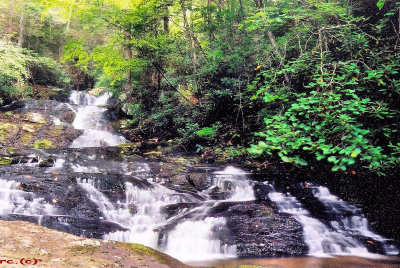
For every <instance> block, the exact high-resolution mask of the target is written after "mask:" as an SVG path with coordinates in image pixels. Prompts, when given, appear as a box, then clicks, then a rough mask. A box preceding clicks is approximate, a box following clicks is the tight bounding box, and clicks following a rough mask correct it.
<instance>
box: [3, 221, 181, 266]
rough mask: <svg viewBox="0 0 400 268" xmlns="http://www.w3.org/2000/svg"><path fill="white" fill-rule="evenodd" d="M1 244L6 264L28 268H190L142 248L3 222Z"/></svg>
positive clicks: (24, 223)
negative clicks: (22, 265)
mask: <svg viewBox="0 0 400 268" xmlns="http://www.w3.org/2000/svg"><path fill="white" fill-rule="evenodd" d="M0 243H1V244H2V246H1V248H0V256H1V257H2V260H6V261H9V263H8V264H11V263H12V264H20V263H23V264H24V265H29V264H31V265H29V266H26V267H68V268H69V267H154V268H163V267H173V268H181V267H182V268H183V267H188V266H186V265H184V264H183V263H181V262H179V261H178V260H176V259H174V258H172V257H170V256H168V255H166V254H164V253H161V252H159V251H157V250H154V249H151V248H148V247H145V246H142V245H137V244H124V243H115V242H105V241H101V240H95V239H87V238H82V237H78V236H74V235H71V234H66V233H63V232H58V231H55V230H51V229H48V228H44V227H41V226H37V225H35V224H32V223H27V222H18V221H17V222H7V221H0ZM8 264H4V263H2V264H1V265H2V266H4V267H8V266H7V265H8ZM14 266H15V265H14ZM17 266H18V265H17Z"/></svg>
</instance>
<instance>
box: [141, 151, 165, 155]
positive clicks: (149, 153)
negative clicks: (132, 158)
mask: <svg viewBox="0 0 400 268" xmlns="http://www.w3.org/2000/svg"><path fill="white" fill-rule="evenodd" d="M143 155H146V156H161V155H162V152H161V151H151V152H147V153H144V154H143Z"/></svg>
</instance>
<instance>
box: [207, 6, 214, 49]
mask: <svg viewBox="0 0 400 268" xmlns="http://www.w3.org/2000/svg"><path fill="white" fill-rule="evenodd" d="M211 5H212V0H207V23H208V26H209V27H210V28H209V29H210V30H209V31H210V33H209V38H210V40H211V41H213V40H214V30H213V28H212V23H213V20H212V12H211Z"/></svg>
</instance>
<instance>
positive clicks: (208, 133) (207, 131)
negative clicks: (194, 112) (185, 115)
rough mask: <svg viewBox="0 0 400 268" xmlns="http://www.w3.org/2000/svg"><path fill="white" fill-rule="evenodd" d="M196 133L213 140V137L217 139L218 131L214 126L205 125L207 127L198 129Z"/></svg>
mask: <svg viewBox="0 0 400 268" xmlns="http://www.w3.org/2000/svg"><path fill="white" fill-rule="evenodd" d="M196 134H197V136H199V137H202V138H206V139H210V140H213V139H215V136H216V134H217V133H216V132H215V130H214V129H213V128H211V127H205V128H202V129H200V130H198V131H196Z"/></svg>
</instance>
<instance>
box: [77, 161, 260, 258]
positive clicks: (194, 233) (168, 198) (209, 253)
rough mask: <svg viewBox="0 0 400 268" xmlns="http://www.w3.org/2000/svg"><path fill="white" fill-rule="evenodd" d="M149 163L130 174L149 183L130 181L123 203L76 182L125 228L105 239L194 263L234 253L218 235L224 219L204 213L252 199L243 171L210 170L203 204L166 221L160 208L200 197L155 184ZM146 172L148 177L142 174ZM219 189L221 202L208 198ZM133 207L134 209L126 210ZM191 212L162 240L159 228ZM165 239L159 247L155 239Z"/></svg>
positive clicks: (222, 230) (90, 183)
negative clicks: (147, 247)
mask: <svg viewBox="0 0 400 268" xmlns="http://www.w3.org/2000/svg"><path fill="white" fill-rule="evenodd" d="M148 172H149V168H148V166H144V167H143V166H138V168H137V170H135V171H134V172H133V173H138V174H141V175H140V179H141V180H146V181H147V182H149V183H150V186H149V187H147V188H143V187H138V186H136V185H134V184H133V183H131V182H126V183H125V194H126V197H125V201H124V202H121V203H118V204H112V203H111V202H110V201H109V200H108V199H107V197H106V196H105V195H104V194H102V193H101V192H100V190H99V189H98V187H96V182H95V181H93V180H86V181H82V180H80V181H79V184H80V185H81V187H82V188H83V189H84V190H85V191H86V192H87V193H88V195H89V197H90V199H91V200H92V201H93V202H94V203H95V204H97V206H98V208H99V209H100V210H101V211H102V212H103V214H104V215H105V217H107V219H108V220H111V221H115V222H117V223H119V224H120V225H122V226H124V227H125V228H128V229H129V230H128V231H117V232H112V233H109V234H106V235H105V236H104V239H106V240H115V241H121V242H130V243H140V244H143V245H146V246H149V247H152V248H156V249H159V250H162V251H164V252H166V253H167V254H170V255H171V256H173V257H176V258H179V259H180V260H183V261H195V260H205V259H217V258H232V257H235V256H236V247H235V246H232V245H226V244H223V243H222V242H221V241H220V239H219V237H218V235H219V234H222V233H227V232H228V231H229V230H228V229H227V227H226V219H225V218H221V217H217V218H216V217H211V216H208V212H209V210H210V209H211V208H213V207H215V206H217V205H218V204H220V203H221V202H226V201H229V202H236V201H237V202H239V201H250V200H255V197H254V192H253V189H252V183H251V182H250V181H249V180H248V178H247V176H246V173H245V172H244V171H242V170H240V169H237V168H234V167H227V168H226V169H224V170H223V171H220V172H215V173H214V174H213V179H212V185H211V186H210V187H209V189H207V190H205V191H203V193H202V196H203V197H205V198H206V201H203V205H201V206H199V207H195V208H192V209H184V210H183V212H182V213H180V214H179V215H176V216H175V217H173V218H172V219H166V217H165V215H164V214H163V212H162V208H163V207H165V206H167V205H171V204H183V203H199V202H202V201H201V200H200V199H198V198H196V197H194V196H192V195H189V194H186V193H178V192H175V191H173V190H170V189H168V188H166V187H164V186H162V185H159V184H157V183H154V182H153V180H152V179H151V177H150V175H149V173H148ZM146 174H147V175H146ZM216 190H219V191H224V192H227V193H228V194H229V195H230V196H229V197H228V198H227V199H226V200H224V201H217V200H213V199H212V198H211V196H210V194H211V193H212V192H213V191H216ZM132 210H134V212H133V213H132V214H131V212H132ZM183 215H190V216H188V218H187V219H186V220H183V221H181V222H179V223H178V224H177V225H176V226H175V227H174V228H172V230H171V231H169V232H167V234H166V238H164V239H162V236H161V234H160V231H159V230H161V229H162V228H163V227H164V226H166V225H167V224H169V223H171V222H172V221H173V220H174V219H176V218H177V217H178V216H183ZM161 240H164V241H166V244H165V245H160V241H161Z"/></svg>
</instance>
